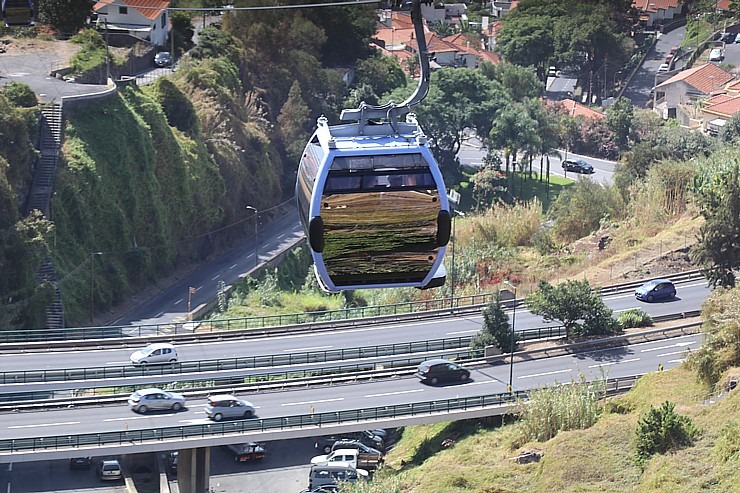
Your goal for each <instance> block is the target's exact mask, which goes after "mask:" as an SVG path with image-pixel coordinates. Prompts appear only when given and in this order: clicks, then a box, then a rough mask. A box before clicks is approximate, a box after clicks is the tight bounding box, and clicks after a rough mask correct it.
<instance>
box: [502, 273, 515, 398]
mask: <svg viewBox="0 0 740 493" xmlns="http://www.w3.org/2000/svg"><path fill="white" fill-rule="evenodd" d="M504 284H506V285H507V286H509V287H510V288H512V289H513V290H514V311H513V313H512V315H511V346H510V349H511V362H510V364H509V389H508V390H509V392H511V391H512V389H513V387H512V382H513V381H514V324H516V286H514V285H513V284H512V283H510V282H509V281H504Z"/></svg>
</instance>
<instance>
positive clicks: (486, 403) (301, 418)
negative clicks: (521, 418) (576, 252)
mask: <svg viewBox="0 0 740 493" xmlns="http://www.w3.org/2000/svg"><path fill="white" fill-rule="evenodd" d="M640 376H641V375H635V376H629V377H623V378H617V379H609V380H608V381H607V382H606V389H607V393H615V392H622V391H625V390H627V389H629V388H632V386H633V385H634V382H635V381H637V379H638V378H639V377H640ZM528 397H529V391H516V392H513V393H502V394H485V395H479V396H472V397H456V398H451V399H436V400H433V401H426V402H413V403H406V404H395V405H385V406H377V407H368V408H361V409H349V410H343V411H331V412H320V413H311V414H301V415H294V416H282V417H274V418H256V419H247V420H239V421H230V422H218V423H216V422H213V423H205V424H195V425H186V426H171V427H164V428H152V429H145V430H126V431H111V432H102V433H83V434H77V435H75V434H65V435H55V436H45V437H29V438H13V439H4V440H0V454H2V455H8V454H12V453H14V452H22V451H29V450H30V451H40V450H50V449H52V450H59V449H75V448H84V447H91V446H92V447H101V446H106V445H108V446H110V445H130V444H132V443H145V442H152V441H157V442H161V441H176V440H184V439H192V438H203V439H207V438H209V437H214V436H225V435H234V436H238V435H243V434H247V433H254V432H265V431H269V430H276V429H278V430H284V429H288V428H305V427H311V428H312V429H315V428H316V427H320V426H322V425H330V424H339V423H356V422H363V421H373V420H379V419H388V418H391V419H396V418H402V417H407V416H416V415H429V414H437V413H450V412H452V411H460V410H463V411H464V410H470V409H481V408H496V407H500V406H502V405H515V404H517V403H518V402H519V401H521V400H524V399H527V398H528ZM502 413H504V414H505V411H504V412H502Z"/></svg>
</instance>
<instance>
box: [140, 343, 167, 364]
mask: <svg viewBox="0 0 740 493" xmlns="http://www.w3.org/2000/svg"><path fill="white" fill-rule="evenodd" d="M131 363H133V364H135V365H149V364H161V363H177V349H175V346H173V345H172V344H168V343H166V342H157V343H154V344H149V345H148V346H147V347H145V348H144V349H140V350H138V351H136V352H134V353H133V354H132V355H131Z"/></svg>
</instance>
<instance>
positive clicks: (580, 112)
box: [547, 99, 605, 120]
mask: <svg viewBox="0 0 740 493" xmlns="http://www.w3.org/2000/svg"><path fill="white" fill-rule="evenodd" d="M547 104H549V105H550V106H554V107H555V108H557V109H559V110H560V111H562V112H563V113H566V114H568V115H570V116H574V117H575V116H582V117H584V118H588V119H589V120H601V119H603V118H604V116H605V115H604V114H603V113H601V112H599V111H596V110H592V109H591V108H589V107H588V106H584V105H582V104H581V103H578V102H576V101H574V100H572V99H563V100H561V101H549V100H548V101H547Z"/></svg>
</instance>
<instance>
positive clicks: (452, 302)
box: [450, 209, 465, 308]
mask: <svg viewBox="0 0 740 493" xmlns="http://www.w3.org/2000/svg"><path fill="white" fill-rule="evenodd" d="M457 216H462V217H465V213H464V212H460V211H458V210H457V209H452V276H450V277H451V278H452V279H451V282H452V289H451V292H450V308H455V250H456V248H455V224H456V223H457V221H456V220H455V219H456V218H457Z"/></svg>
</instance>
